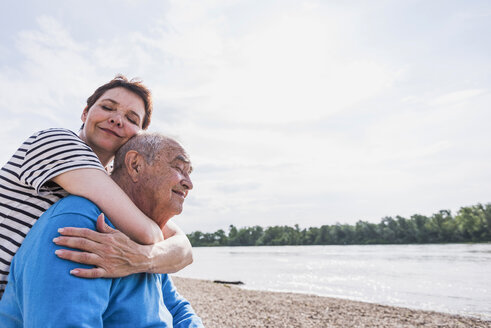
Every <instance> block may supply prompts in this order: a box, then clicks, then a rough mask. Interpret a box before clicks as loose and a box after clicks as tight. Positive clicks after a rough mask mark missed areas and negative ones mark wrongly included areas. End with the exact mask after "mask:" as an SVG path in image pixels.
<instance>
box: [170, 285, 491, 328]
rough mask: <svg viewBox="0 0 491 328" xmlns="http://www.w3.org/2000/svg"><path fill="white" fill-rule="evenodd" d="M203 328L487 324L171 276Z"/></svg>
mask: <svg viewBox="0 0 491 328" xmlns="http://www.w3.org/2000/svg"><path fill="white" fill-rule="evenodd" d="M172 280H173V281H174V283H175V285H176V287H177V290H178V291H179V293H180V294H182V295H183V296H184V297H185V298H186V299H187V300H188V301H189V302H190V303H191V305H192V306H193V308H194V310H195V311H196V313H197V314H198V315H199V316H200V317H201V319H202V320H203V323H204V325H205V327H209V328H222V327H223V328H232V327H235V328H239V327H312V328H313V327H489V328H491V321H485V320H482V319H478V318H474V317H467V316H465V317H464V316H460V315H455V314H447V313H440V312H432V311H424V310H413V309H407V308H400V307H394V306H387V305H380V304H373V303H365V302H360V301H352V300H346V299H339V298H331V297H324V296H316V295H310V294H300V293H289V292H270V291H258V290H249V289H243V288H240V287H237V286H234V285H228V284H217V283H213V282H212V281H209V280H201V279H191V278H181V277H177V276H172Z"/></svg>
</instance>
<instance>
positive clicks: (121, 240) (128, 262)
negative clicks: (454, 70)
mask: <svg viewBox="0 0 491 328" xmlns="http://www.w3.org/2000/svg"><path fill="white" fill-rule="evenodd" d="M97 230H98V231H99V232H96V231H94V230H90V229H84V228H73V227H71V228H63V229H62V230H60V231H59V232H60V234H61V236H60V237H57V238H55V239H54V240H53V241H54V242H55V244H57V245H60V246H66V247H70V248H76V249H80V250H82V252H77V251H70V250H65V249H63V250H61V249H60V250H58V251H57V253H56V255H58V257H60V258H63V259H65V260H70V261H73V262H78V263H83V264H89V265H94V266H96V267H95V268H92V269H80V268H77V269H75V270H72V271H71V272H70V273H71V274H73V275H75V276H78V277H81V278H101V277H104V278H117V277H124V276H127V275H130V274H133V273H139V272H149V273H174V272H177V271H179V270H181V269H182V268H184V267H186V266H187V265H189V264H191V263H192V262H193V255H192V252H191V244H190V242H189V240H188V239H187V237H186V235H185V234H184V232H182V230H181V229H179V227H177V225H176V224H174V223H171V222H167V224H166V226H165V227H164V235H165V237H166V238H169V239H166V240H164V241H161V242H159V243H157V244H154V245H140V244H137V243H135V242H134V241H132V240H131V239H129V238H128V237H127V236H126V235H125V234H123V233H122V232H120V231H118V230H115V229H112V228H111V227H109V226H108V225H107V224H105V223H104V215H103V214H101V215H99V217H98V219H97Z"/></svg>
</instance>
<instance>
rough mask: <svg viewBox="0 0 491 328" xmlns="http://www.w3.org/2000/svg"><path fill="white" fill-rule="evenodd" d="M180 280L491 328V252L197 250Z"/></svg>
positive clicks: (477, 248) (476, 248)
mask: <svg viewBox="0 0 491 328" xmlns="http://www.w3.org/2000/svg"><path fill="white" fill-rule="evenodd" d="M176 275H177V276H180V277H188V278H199V279H210V280H216V279H218V280H240V281H242V282H244V283H245V285H244V287H243V288H248V289H256V290H269V291H288V292H297V293H309V294H316V295H321V296H331V297H338V298H345V299H351V300H358V301H365V302H371V303H378V304H385V305H392V306H402V307H407V308H412V309H422V310H430V311H438V312H447V313H453V314H461V315H466V316H474V317H478V318H481V319H485V320H491V244H440V245H362V246H361V245H349V246H261V247H196V248H194V263H193V264H192V265H190V266H189V267H187V268H186V269H184V270H182V271H181V272H179V273H177V274H176Z"/></svg>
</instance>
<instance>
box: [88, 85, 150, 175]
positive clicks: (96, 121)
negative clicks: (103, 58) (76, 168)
mask: <svg viewBox="0 0 491 328" xmlns="http://www.w3.org/2000/svg"><path fill="white" fill-rule="evenodd" d="M144 115H145V104H144V102H143V100H142V99H141V98H140V97H139V96H138V95H136V94H135V93H133V92H131V91H129V90H127V89H125V88H122V87H117V88H113V89H109V90H107V91H106V92H105V93H103V94H102V96H101V97H100V98H99V99H97V101H96V102H95V103H94V105H93V106H92V107H90V108H89V109H86V110H84V112H83V113H82V121H83V122H84V127H83V129H82V131H81V132H80V138H81V139H82V140H84V141H85V142H86V143H87V144H88V145H89V146H90V147H91V148H92V150H93V151H94V152H95V153H96V154H97V156H98V157H99V159H100V160H101V162H102V164H103V165H107V164H108V162H109V161H110V160H111V158H112V157H113V156H114V153H115V152H116V151H117V150H118V149H119V147H121V146H122V145H124V144H125V143H126V142H127V141H128V140H129V139H130V138H131V137H133V136H134V135H135V134H137V133H138V131H140V130H141V128H142V123H143V119H144Z"/></svg>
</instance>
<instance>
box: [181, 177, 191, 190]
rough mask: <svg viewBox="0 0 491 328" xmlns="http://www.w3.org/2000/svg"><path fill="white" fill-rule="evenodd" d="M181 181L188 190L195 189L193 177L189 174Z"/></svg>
mask: <svg viewBox="0 0 491 328" xmlns="http://www.w3.org/2000/svg"><path fill="white" fill-rule="evenodd" d="M181 183H182V185H183V186H184V188H186V189H187V190H191V189H193V182H192V181H191V178H190V177H189V176H187V177H185V178H184V179H183V180H182V182H181Z"/></svg>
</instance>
